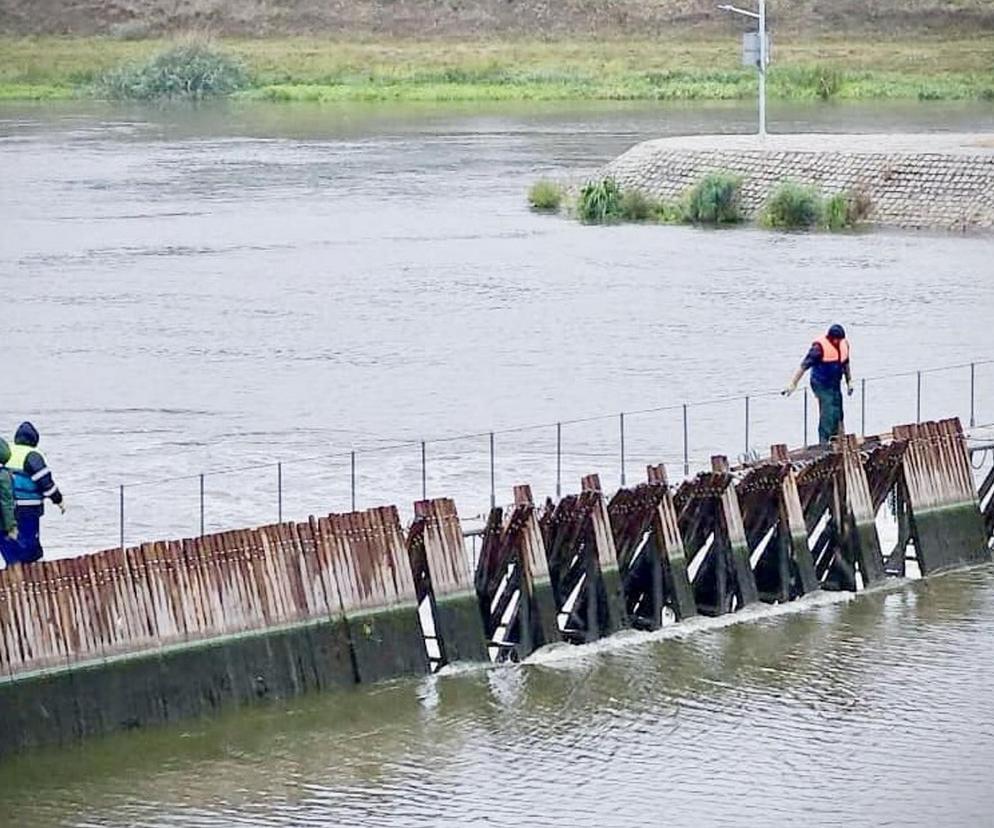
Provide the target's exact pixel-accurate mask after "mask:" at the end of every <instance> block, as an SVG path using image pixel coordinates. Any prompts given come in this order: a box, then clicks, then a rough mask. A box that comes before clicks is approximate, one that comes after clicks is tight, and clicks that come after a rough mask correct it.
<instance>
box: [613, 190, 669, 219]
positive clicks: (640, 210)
mask: <svg viewBox="0 0 994 828" xmlns="http://www.w3.org/2000/svg"><path fill="white" fill-rule="evenodd" d="M659 206H660V205H659V203H658V202H657V201H656V200H655V199H653V198H651V197H649V196H647V195H646V194H645V193H644V192H642V191H641V190H624V191H623V192H622V194H621V218H623V219H624V220H625V221H650V220H651V219H654V218H655V217H656V213H657V212H658V211H659Z"/></svg>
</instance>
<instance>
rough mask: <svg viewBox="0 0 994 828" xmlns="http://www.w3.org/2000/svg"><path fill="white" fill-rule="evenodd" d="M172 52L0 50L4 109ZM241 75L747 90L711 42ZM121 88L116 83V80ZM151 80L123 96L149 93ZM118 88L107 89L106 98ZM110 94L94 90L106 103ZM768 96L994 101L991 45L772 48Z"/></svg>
mask: <svg viewBox="0 0 994 828" xmlns="http://www.w3.org/2000/svg"><path fill="white" fill-rule="evenodd" d="M176 45H177V44H176V41H174V40H164V39H151V40H140V39H138V40H135V39H130V38H129V39H114V38H95V37H86V38H57V37H43V38H0V97H6V98H8V99H11V98H18V97H24V98H39V97H44V98H52V97H71V96H73V95H75V94H80V93H81V91H85V90H90V89H94V88H95V89H97V91H101V87H100V84H98V83H97V81H99V80H100V79H101V78H104V77H106V76H108V73H111V74H112V75H113V73H114V72H115V71H120V67H129V68H130V69H132V70H133V69H134V68H135V67H137V66H140V65H142V64H143V63H145V62H147V61H149V60H150V58H152V57H153V56H154V55H156V54H158V53H160V52H163V51H164V50H169V49H172V48H173V47H175V46H176ZM216 45H217V47H218V48H219V49H221V50H222V51H223V52H224V53H225V54H227V55H230V56H231V57H232V58H233V59H235V60H237V61H238V62H239V63H240V64H241V65H243V66H244V68H245V78H244V84H242V83H237V84H233V85H232V86H231V87H230V89H229V91H231V90H233V89H236V88H239V89H241V88H242V87H243V86H244V88H243V89H242V91H240V92H237V95H238V96H239V97H243V98H248V99H258V100H271V101H309V102H342V101H502V100H687V101H696V100H734V99H742V98H748V97H751V96H753V95H754V94H755V92H756V77H755V73H754V72H752V71H751V70H747V69H743V68H742V67H740V66H738V58H739V54H738V48H737V46H736V44H735V43H734V42H733V41H731V40H728V39H721V40H693V39H691V40H678V39H676V38H674V39H673V40H670V41H667V40H662V41H659V40H652V41H650V40H646V41H631V40H621V39H615V40H611V39H608V40H580V39H576V40H570V41H559V42H540V41H490V40H486V41H475V42H469V41H463V42H455V43H454V42H450V41H430V40H428V41H414V40H388V41H381V42H376V43H364V42H354V41H350V42H344V41H335V40H330V39H313V38H273V39H255V40H247V39H238V38H224V39H219V40H217V41H216ZM122 80H123V76H122ZM154 86H155V83H149V82H148V81H147V79H145V80H142V81H141V82H139V83H138V84H137V85H135V84H132V85H130V86H129V88H132V89H133V88H139V89H146V88H152V87H154ZM114 88H120V87H114V86H113V85H112V86H111V90H113V89H114ZM106 92H107V88H106V87H104V88H103V93H105V94H106ZM769 92H770V95H771V97H773V98H781V99H790V100H836V99H838V100H856V99H874V98H895V99H902V98H903V99H911V100H977V99H980V100H991V99H994V49H992V48H991V40H990V38H989V37H964V38H945V39H942V38H937V39H929V38H921V37H917V38H916V39H915V40H913V41H912V40H911V39H908V40H903V41H902V40H894V41H864V42H859V41H853V40H851V39H849V40H844V41H843V40H835V41H833V40H806V41H795V42H789V41H785V42H783V43H780V44H778V47H777V60H776V63H775V64H774V66H773V67H772V69H771V72H770V77H769Z"/></svg>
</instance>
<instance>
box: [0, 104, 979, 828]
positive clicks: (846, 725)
mask: <svg viewBox="0 0 994 828" xmlns="http://www.w3.org/2000/svg"><path fill="white" fill-rule="evenodd" d="M751 118H752V113H751V112H750V111H748V110H747V109H745V108H740V107H708V108H698V109H684V108H672V107H671V108H663V107H645V106H639V107H630V106H610V107H609V106H601V107H591V108H585V109H582V110H576V109H570V108H556V107H542V108H527V107H525V108H515V109H508V108H500V109H493V110H486V109H484V110H479V109H446V110H438V109H404V110H399V111H393V112H391V113H390V114H385V113H383V112H382V111H381V110H369V109H357V110H352V109H336V108H317V107H313V108H303V109H299V110H298V109H294V108H291V107H253V108H236V109H231V110H207V111H179V112H177V111H147V110H136V111H125V110H104V109H99V108H92V107H85V106H82V105H74V106H68V107H58V108H51V107H45V108H41V107H20V108H9V107H8V108H3V109H0V136H2V138H0V180H2V181H3V186H2V188H0V212H2V218H3V221H2V223H0V234H2V235H0V279H2V284H3V288H4V293H5V296H6V301H7V313H6V314H5V319H6V337H5V342H6V343H7V346H8V359H7V360H6V361H5V363H4V379H5V382H4V385H5V388H6V390H7V394H6V395H5V401H4V405H3V407H2V410H3V413H4V418H5V422H4V424H3V428H4V429H5V430H7V429H13V427H14V426H15V425H16V424H17V422H18V421H19V420H20V419H21V418H23V417H30V418H32V419H33V420H34V421H35V422H36V423H37V424H38V426H39V427H40V428H41V430H42V431H43V434H44V440H43V443H42V447H43V448H44V449H45V450H46V451H47V454H48V458H49V461H50V463H51V465H52V467H53V468H54V469H55V471H56V474H57V475H58V477H59V479H60V480H61V482H62V484H63V487H64V489H65V490H66V494H67V499H68V503H69V504H70V512H69V513H68V514H67V515H66V516H65V517H64V518H60V517H59V516H58V515H57V514H53V515H51V516H49V517H48V518H47V525H46V535H47V539H48V545H49V549H50V551H52V552H55V553H57V554H68V553H71V552H79V551H86V550H89V549H92V548H94V547H96V546H100V545H110V544H113V543H116V542H117V539H118V522H117V521H118V516H119V512H118V510H119V500H118V498H119V490H118V489H117V486H118V484H120V483H122V482H124V483H128V486H127V489H126V504H127V507H126V515H127V518H126V534H127V540H128V541H135V540H139V539H142V538H145V537H149V536H153V535H154V536H163V535H175V534H192V533H194V532H196V531H198V528H199V485H200V479H199V477H198V476H197V475H198V473H199V472H201V471H203V470H209V469H217V468H218V467H227V466H238V467H242V468H243V470H242V471H240V472H232V473H229V474H226V475H221V474H218V473H210V474H208V476H207V477H206V479H205V480H204V493H205V501H204V502H205V506H206V511H205V525H206V529H207V530H208V531H209V530H211V529H213V528H218V527H222V526H232V525H239V524H243V523H257V522H262V521H268V520H272V519H275V517H276V511H277V495H276V491H277V475H276V468H275V466H274V465H273V464H275V463H276V462H277V461H279V460H282V461H285V462H284V466H283V467H282V474H283V483H282V485H283V503H284V514H285V516H287V517H293V518H299V517H303V516H305V515H306V514H307V513H308V512H310V511H314V512H326V511H329V510H331V509H343V508H347V507H348V506H349V502H350V497H351V491H350V479H351V473H350V471H351V470H350V458H349V456H348V453H349V452H350V451H352V450H353V449H357V450H358V454H357V466H356V480H357V504H358V505H359V506H364V505H373V504H378V503H381V502H396V503H398V505H400V506H401V507H402V508H404V509H408V508H409V505H410V502H411V501H412V500H413V499H415V498H416V497H417V496H419V495H420V488H421V465H420V464H421V449H420V446H419V445H418V443H417V441H419V440H421V439H425V438H432V437H444V436H447V435H455V434H463V433H473V434H475V435H476V436H474V437H471V438H465V439H461V440H451V441H447V442H433V443H429V444H428V446H427V447H426V458H427V467H426V472H427V474H426V482H427V486H428V491H429V494H455V495H456V496H457V497H458V498H459V505H460V508H461V510H462V512H463V513H464V514H472V513H473V511H474V510H477V509H479V508H482V507H483V506H484V505H485V504H486V502H487V497H488V488H489V468H488V465H489V457H488V450H489V437H488V435H487V432H489V431H490V430H491V429H506V428H511V427H515V426H524V425H530V424H541V427H539V428H534V429H530V430H521V431H514V432H510V433H499V434H497V435H496V437H495V449H496V464H495V471H496V483H497V489H498V494H499V496H498V499H499V500H503V499H507V497H508V495H509V491H510V486H511V485H512V484H513V483H515V482H520V481H522V480H530V481H531V482H533V483H534V484H535V489H536V494H537V495H540V496H541V495H545V494H550V493H552V491H553V489H554V486H555V461H556V453H555V446H556V443H555V440H556V430H555V423H556V422H557V421H560V420H569V419H573V418H585V417H588V416H591V415H605V417H604V418H603V419H599V420H585V421H583V422H572V423H569V424H567V425H565V426H563V429H562V437H563V452H564V453H563V461H562V462H563V481H564V487H565V488H574V487H575V485H576V483H577V482H578V478H579V475H580V474H581V473H586V472H589V471H600V472H601V473H602V475H603V477H604V479H605V481H607V483H608V485H611V484H612V483H614V482H615V481H617V480H619V479H620V474H621V456H620V451H619V448H620V446H619V420H618V417H617V414H618V412H620V411H622V410H625V411H627V412H629V413H628V415H627V416H626V421H625V422H626V455H625V462H626V468H627V473H628V475H629V480H631V479H633V478H635V477H637V476H638V475H639V466H640V464H644V463H646V462H658V461H659V460H660V459H664V460H666V461H667V462H668V463H670V465H671V470H672V473H673V474H674V475H678V474H680V473H682V459H683V457H682V455H683V449H682V431H683V426H682V410H681V408H680V405H681V404H682V403H683V402H685V401H695V400H715V399H718V398H730V399H728V400H726V401H723V402H712V403H710V404H708V405H699V406H692V407H691V408H690V409H688V419H689V447H690V461H691V465H692V466H694V465H699V464H701V463H705V462H707V457H708V455H709V454H710V453H711V452H712V451H723V452H725V453H728V454H733V455H734V454H735V453H737V452H740V451H743V450H744V449H745V448H746V446H748V447H750V448H755V449H757V450H760V451H765V450H766V449H767V447H768V445H769V443H771V442H776V441H781V440H786V441H788V442H791V443H798V442H800V440H801V439H802V438H803V433H804V423H803V419H802V417H803V398H802V397H800V396H797V397H794V398H792V399H791V400H789V401H785V400H782V399H781V398H779V397H778V396H773V395H770V396H756V395H755V394H753V395H752V398H751V400H750V421H749V434H748V437H746V433H745V418H744V407H745V404H744V399H743V395H745V394H747V393H750V392H755V391H772V390H775V389H777V388H779V387H780V386H781V385H782V384H783V383H784V382H785V381H786V379H787V378H788V377H789V375H790V373H791V371H792V370H793V368H794V366H795V365H796V363H797V361H798V360H799V359H800V357H801V355H802V353H803V351H804V349H805V346H806V343H807V342H808V341H809V340H810V338H811V336H812V335H813V334H815V333H817V332H818V331H819V329H821V328H823V327H824V326H825V325H826V324H827V323H829V322H834V321H841V322H844V323H845V324H846V325H847V327H848V328H849V330H850V333H851V338H852V340H853V346H854V364H855V367H856V372H857V376H860V377H871V378H876V377H880V376H882V375H890V374H894V373H903V372H907V371H911V372H912V373H910V374H905V375H903V376H900V377H896V378H893V379H887V380H884V379H871V381H870V383H869V384H868V387H867V388H868V390H867V397H866V401H865V403H866V405H865V409H864V408H863V407H862V406H861V405H860V401H859V398H858V397H857V398H854V400H853V401H852V402H851V403H850V409H849V415H848V416H849V422H850V424H851V427H854V426H853V422H854V420H856V419H857V418H859V424H860V425H863V424H865V427H866V430H867V431H868V432H869V431H875V430H880V429H884V428H888V427H889V426H891V425H892V424H893V423H895V422H900V421H906V420H912V419H914V417H915V414H916V403H917V383H918V377H917V376H916V375H915V373H914V370H915V369H917V368H919V367H928V366H939V365H948V364H959V363H968V362H970V361H971V360H974V359H983V358H986V357H987V356H989V355H990V354H991V351H990V320H991V311H992V309H994V282H992V281H991V279H990V278H988V277H989V275H990V273H991V260H992V256H994V240H992V239H991V238H984V237H975V238H957V237H952V236H935V235H911V234H885V233H873V234H858V235H842V236H829V235H814V236H805V235H782V234H774V233H766V232H761V231H758V230H754V229H741V230H735V231H729V232H704V231H699V230H695V229H691V228H661V227H648V226H645V227H642V226H625V227H613V228H585V227H580V226H578V225H576V224H574V223H571V222H569V221H566V220H563V219H558V218H549V217H543V216H537V215H533V214H531V213H530V212H528V210H527V209H525V206H524V191H525V189H526V187H527V186H528V184H529V183H531V182H532V181H533V180H534V179H535V178H536V177H538V176H540V175H551V176H564V175H569V174H577V175H582V174H583V172H584V171H590V170H593V169H595V168H596V167H597V166H598V165H599V164H601V163H602V162H604V161H606V160H608V159H610V158H612V157H614V156H615V155H616V154H618V153H620V152H621V151H623V150H624V149H626V148H627V147H628V146H630V145H631V144H632V143H634V142H636V141H638V140H641V139H643V138H648V137H652V136H658V135H662V134H675V133H679V132H702V131H716V130H735V129H746V128H748V126H749V124H750V123H751ZM776 118H777V126H778V127H779V128H781V129H792V130H810V129H826V130H827V129H831V130H840V131H841V130H845V131H853V130H857V131H858V130H864V131H880V130H890V129H898V130H901V129H904V130H914V129H950V130H960V131H969V130H984V129H987V130H990V129H994V111H992V110H991V108H990V107H986V108H977V107H974V108H969V107H965V108H964V107H946V106H943V107H939V106H936V107H931V106H929V107H917V106H916V107H885V108H882V107H879V106H872V107H865V108H849V107H846V108H840V107H808V108H797V109H789V110H787V109H780V111H778V112H777V113H776ZM969 382H970V378H969V369H968V367H960V368H956V369H952V370H949V371H945V372H940V373H930V374H926V375H924V376H923V378H922V396H921V408H922V410H921V414H922V416H923V417H931V416H943V415H947V414H950V413H956V414H960V415H962V416H964V417H967V416H968V415H969V408H970V403H969V400H970V396H969V387H970V386H969ZM975 391H976V393H975V409H976V410H975V415H976V418H977V420H978V421H979V422H989V421H991V420H994V366H992V365H984V366H978V367H977V369H976V372H975ZM674 406H675V407H674ZM660 407H662V408H664V409H665V410H659V411H653V412H646V413H642V414H637V413H635V412H636V411H637V410H644V409H650V408H653V409H654V408H660ZM864 410H865V415H864ZM810 422H811V426H810V428H811V429H812V433H813V428H814V426H813V423H814V420H813V415H812V417H811V419H810ZM396 441H413V442H411V443H409V444H408V445H405V446H404V447H403V448H391V447H390V446H391V445H392V444H393V443H395V442H396ZM314 455H334V456H333V457H325V458H323V459H316V460H311V461H308V462H290V461H292V460H294V459H295V458H302V457H308V456H314ZM160 477H178V478H182V479H178V480H174V481H173V482H171V483H160V484H156V485H144V486H138V485H133V483H135V482H136V481H147V480H152V479H156V478H160ZM786 609H787V612H777V611H773V612H772V613H771V611H770V610H769V609H766V610H761V611H759V612H757V613H755V614H754V615H755V616H756V617H755V618H753V619H752V621H751V622H750V623H745V624H737V625H734V626H730V625H728V624H727V623H726V622H715V621H710V622H708V621H701V622H691V623H689V624H686V625H678V626H675V627H673V628H670V629H669V630H667V631H664V632H663V633H660V634H657V635H644V634H635V633H630V634H625V635H621V636H616V637H615V638H613V639H612V640H610V641H609V642H606V643H602V644H599V645H593V646H590V647H583V648H574V649H570V648H560V649H558V650H555V649H554V650H552V651H544V652H540V653H538V654H536V655H535V656H534V657H533V663H531V664H526V665H521V666H515V667H502V668H495V669H490V670H485V669H466V670H461V671H458V672H456V673H455V674H453V675H447V676H439V677H435V678H432V679H424V680H418V681H415V680H411V681H401V682H396V683H392V684H388V685H383V686H376V687H368V688H361V689H357V690H356V691H354V692H341V693H330V694H327V695H325V696H321V697H312V698H305V699H300V700H295V701H293V702H292V703H289V704H286V705H275V706H269V707H266V708H261V709H250V710H243V711H235V712H232V713H231V714H229V715H227V716H225V717H224V718H222V719H221V720H219V721H215V722H209V723H207V722H190V723H188V724H184V725H182V726H177V727H170V728H163V729H160V730H156V731H151V732H144V733H127V734H121V735H119V736H115V737H113V738H109V739H104V740H98V741H95V742H92V743H90V744H88V745H87V746H85V747H83V748H81V749H75V750H63V751H40V752H38V753H35V754H32V755H30V756H26V757H24V758H22V759H19V760H16V761H13V762H8V763H5V764H4V765H2V766H0V824H2V825H11V826H15V825H16V826H55V825H60V826H81V827H82V826H96V825H100V826H184V828H185V827H186V826H204V828H222V826H224V828H227V826H281V828H282V826H287V828H289V826H295V827H296V826H306V825H313V826H319V825H320V826H328V825H365V826H374V825H384V826H387V825H389V826H427V825H477V824H480V825H483V824H486V825H506V826H511V825H538V826H542V825H549V826H553V825H556V826H558V825H564V824H565V825H605V826H631V825H633V824H653V825H654V824H667V825H676V826H682V825H687V826H690V825H700V824H707V825H770V824H786V823H788V822H801V821H803V822H806V823H808V824H817V825H839V826H845V827H846V828H852V827H853V826H863V825H867V826H869V825H881V824H894V825H922V826H932V825H936V824H940V825H945V826H959V825H964V826H973V825H981V824H989V823H990V813H991V809H992V807H994V799H992V795H991V785H990V768H991V766H992V765H994V713H992V709H991V706H990V704H989V696H990V687H991V686H992V684H994V637H992V635H991V629H992V627H994V573H992V570H991V569H990V568H989V567H984V568H980V569H977V570H973V571H970V572H965V573H958V574H954V575H948V576H945V577H939V578H935V579H930V580H929V581H927V582H925V581H920V582H917V583H914V584H910V583H904V584H896V585H892V586H891V588H890V589H889V590H888V591H884V592H877V593H873V594H868V595H863V596H860V597H858V598H855V599H852V600H850V598H849V597H848V596H845V597H840V596H832V597H826V598H820V599H815V600H814V601H813V602H811V603H809V604H808V605H807V607H806V608H804V607H801V606H796V605H792V606H790V607H788V608H786ZM751 615H753V614H751Z"/></svg>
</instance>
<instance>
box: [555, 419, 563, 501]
mask: <svg viewBox="0 0 994 828" xmlns="http://www.w3.org/2000/svg"><path fill="white" fill-rule="evenodd" d="M562 494H563V424H562V423H556V500H559V498H560V497H562Z"/></svg>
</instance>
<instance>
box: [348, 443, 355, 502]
mask: <svg viewBox="0 0 994 828" xmlns="http://www.w3.org/2000/svg"><path fill="white" fill-rule="evenodd" d="M349 460H350V465H351V471H352V511H353V512H354V511H355V452H354V451H353V452H352V455H351V457H350V458H349Z"/></svg>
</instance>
